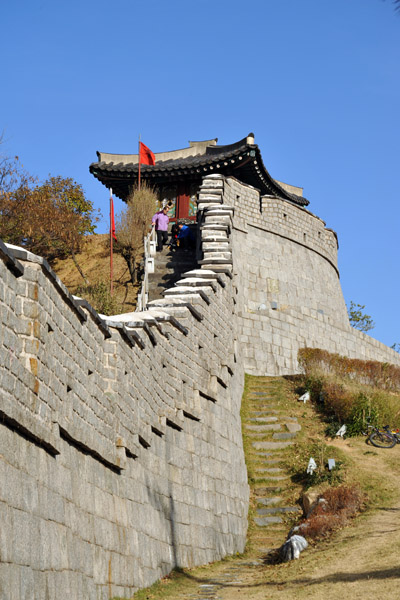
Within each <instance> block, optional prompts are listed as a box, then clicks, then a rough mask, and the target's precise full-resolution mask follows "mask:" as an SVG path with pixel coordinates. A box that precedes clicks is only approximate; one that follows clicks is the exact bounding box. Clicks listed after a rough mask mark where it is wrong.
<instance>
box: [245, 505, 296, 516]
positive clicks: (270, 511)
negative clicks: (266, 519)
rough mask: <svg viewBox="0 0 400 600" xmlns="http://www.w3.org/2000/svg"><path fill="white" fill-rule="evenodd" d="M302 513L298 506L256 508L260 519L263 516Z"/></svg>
mask: <svg viewBox="0 0 400 600" xmlns="http://www.w3.org/2000/svg"><path fill="white" fill-rule="evenodd" d="M300 512H302V510H301V508H300V507H299V506H273V507H271V508H257V509H256V513H257V514H258V515H259V516H260V517H262V516H265V515H275V514H286V513H300Z"/></svg>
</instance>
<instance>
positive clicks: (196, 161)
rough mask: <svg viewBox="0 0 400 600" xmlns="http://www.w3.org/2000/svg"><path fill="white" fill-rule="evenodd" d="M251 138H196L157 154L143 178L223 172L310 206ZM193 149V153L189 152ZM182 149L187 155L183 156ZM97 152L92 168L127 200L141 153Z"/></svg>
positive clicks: (265, 191) (160, 179)
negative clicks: (275, 173) (224, 141)
mask: <svg viewBox="0 0 400 600" xmlns="http://www.w3.org/2000/svg"><path fill="white" fill-rule="evenodd" d="M251 142H254V137H253V134H249V136H247V137H246V138H244V139H242V140H240V141H239V142H236V143H235V144H230V145H226V146H217V145H216V140H212V141H210V145H205V144H204V143H203V142H199V143H196V142H192V143H191V148H187V149H184V150H182V151H180V152H179V151H174V152H171V153H161V154H160V155H159V156H160V158H161V157H162V159H163V160H159V159H158V158H157V156H158V155H157V154H156V155H155V156H156V164H155V165H152V166H149V165H141V167H140V170H141V178H142V179H144V180H146V181H148V182H149V183H150V184H153V185H159V184H162V183H168V182H179V181H185V180H187V179H190V180H194V179H201V178H202V177H203V176H204V175H209V174H210V173H221V174H223V175H227V176H229V175H231V176H233V177H236V179H238V180H239V181H242V182H243V183H247V184H249V185H252V186H253V187H255V188H257V189H258V190H260V193H261V194H263V195H273V196H277V197H279V198H284V199H287V200H290V201H292V202H294V203H296V204H298V205H300V206H307V205H308V204H309V202H308V200H307V199H306V198H303V196H300V195H297V194H294V193H291V192H289V191H288V190H287V189H285V188H284V187H283V186H282V185H281V184H279V183H278V182H277V181H276V180H275V179H273V178H272V177H271V175H270V174H269V173H268V171H267V169H266V168H265V166H264V163H263V161H262V157H261V152H260V149H259V147H258V146H257V145H256V144H254V143H251ZM196 144H198V145H199V146H198V147H197V145H196ZM191 150H192V151H193V153H192V154H191V155H189V156H188V155H187V154H188V152H190V151H191ZM180 153H181V154H182V155H183V156H181V157H179V154H180ZM97 154H98V156H99V161H98V162H95V163H92V164H91V165H90V167H89V170H90V172H91V173H92V174H93V175H94V176H95V177H96V178H97V179H99V181H101V182H102V183H103V184H104V185H106V186H107V187H112V188H113V191H114V193H115V194H116V195H117V196H119V197H120V198H122V199H123V200H125V199H126V198H127V196H128V194H129V191H130V188H131V187H132V186H133V185H134V183H135V182H136V180H137V177H138V169H139V166H138V164H137V155H131V156H127V155H106V158H107V159H108V160H102V159H103V156H102V153H99V152H98V153H97ZM185 154H186V156H185ZM176 155H178V157H177V158H175V156H176ZM104 158H105V157H104ZM110 159H112V160H110Z"/></svg>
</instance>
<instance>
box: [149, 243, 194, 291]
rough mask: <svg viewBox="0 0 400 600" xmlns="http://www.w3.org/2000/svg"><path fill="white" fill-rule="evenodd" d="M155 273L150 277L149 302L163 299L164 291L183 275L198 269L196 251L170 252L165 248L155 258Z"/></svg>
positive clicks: (179, 249) (178, 249)
mask: <svg viewBox="0 0 400 600" xmlns="http://www.w3.org/2000/svg"><path fill="white" fill-rule="evenodd" d="M154 258H155V260H154V273H151V274H150V275H149V302H151V301H152V300H158V299H160V298H162V297H163V291H164V290H165V289H167V288H169V287H172V286H173V285H174V283H175V282H176V281H178V280H179V279H181V278H182V274H183V273H185V272H186V271H191V270H192V269H195V268H196V267H197V261H196V253H195V250H191V249H190V250H183V249H181V248H177V249H176V250H169V249H168V246H164V248H163V250H162V251H161V252H157V254H156V256H155V257H154Z"/></svg>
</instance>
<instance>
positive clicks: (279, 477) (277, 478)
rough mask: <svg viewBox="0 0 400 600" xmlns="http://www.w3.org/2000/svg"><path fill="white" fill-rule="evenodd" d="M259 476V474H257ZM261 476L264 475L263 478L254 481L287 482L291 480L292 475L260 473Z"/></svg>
mask: <svg viewBox="0 0 400 600" xmlns="http://www.w3.org/2000/svg"><path fill="white" fill-rule="evenodd" d="M256 475H257V473H256ZM259 475H262V477H259V479H255V480H254V481H255V482H256V483H257V481H265V480H266V479H268V481H271V482H272V481H286V480H288V479H289V478H290V475H270V474H269V473H265V474H264V473H259Z"/></svg>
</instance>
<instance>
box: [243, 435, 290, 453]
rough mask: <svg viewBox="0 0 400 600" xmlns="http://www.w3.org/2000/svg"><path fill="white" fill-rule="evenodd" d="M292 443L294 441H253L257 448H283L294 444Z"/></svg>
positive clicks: (254, 446)
mask: <svg viewBox="0 0 400 600" xmlns="http://www.w3.org/2000/svg"><path fill="white" fill-rule="evenodd" d="M274 435H277V434H274ZM292 444H293V442H253V443H252V446H253V448H255V449H256V450H283V449H284V448H288V447H289V446H292Z"/></svg>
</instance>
